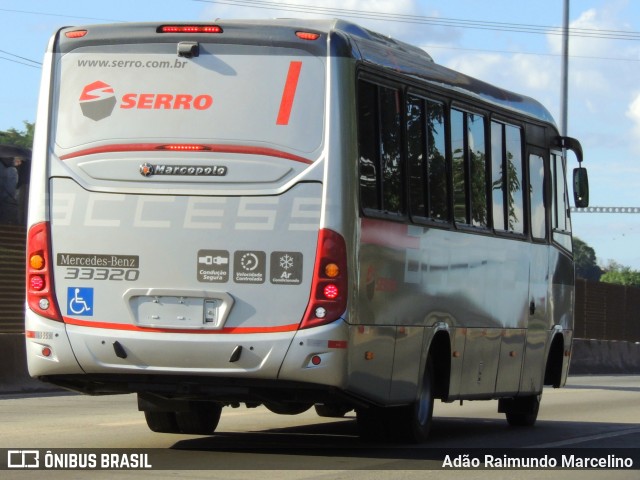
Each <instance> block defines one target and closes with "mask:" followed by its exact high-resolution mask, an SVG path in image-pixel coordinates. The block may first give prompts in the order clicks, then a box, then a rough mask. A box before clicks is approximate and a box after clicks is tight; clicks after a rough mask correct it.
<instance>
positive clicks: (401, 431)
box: [356, 357, 434, 443]
mask: <svg viewBox="0 0 640 480" xmlns="http://www.w3.org/2000/svg"><path fill="white" fill-rule="evenodd" d="M433 403H434V379H433V362H432V361H431V358H430V357H429V360H428V361H427V365H426V367H425V371H424V375H423V379H422V382H421V384H420V387H419V393H418V396H417V398H416V400H415V401H414V402H413V403H412V404H410V405H407V406H403V407H386V408H382V407H370V408H365V409H358V410H357V411H356V412H357V419H358V430H359V432H360V436H361V437H362V438H363V440H368V441H389V440H394V441H401V442H411V443H422V442H425V441H426V440H427V438H428V436H429V431H430V430H431V422H432V419H433Z"/></svg>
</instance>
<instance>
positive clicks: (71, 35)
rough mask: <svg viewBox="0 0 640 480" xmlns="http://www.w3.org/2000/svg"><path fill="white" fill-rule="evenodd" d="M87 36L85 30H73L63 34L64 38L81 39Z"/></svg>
mask: <svg viewBox="0 0 640 480" xmlns="http://www.w3.org/2000/svg"><path fill="white" fill-rule="evenodd" d="M86 34H87V31H86V30H73V31H71V32H64V36H65V37H67V38H81V37H84V36H85V35H86Z"/></svg>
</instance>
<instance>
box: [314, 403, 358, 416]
mask: <svg viewBox="0 0 640 480" xmlns="http://www.w3.org/2000/svg"><path fill="white" fill-rule="evenodd" d="M315 409H316V413H317V414H318V416H319V417H329V418H342V417H344V416H345V415H346V413H347V412H349V411H351V410H352V408H351V407H349V406H346V405H337V404H328V405H326V404H323V403H319V404H317V405H316V406H315Z"/></svg>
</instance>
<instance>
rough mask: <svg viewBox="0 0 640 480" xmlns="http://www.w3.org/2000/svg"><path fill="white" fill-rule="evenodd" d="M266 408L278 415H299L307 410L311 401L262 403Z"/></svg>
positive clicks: (311, 404) (310, 405)
mask: <svg viewBox="0 0 640 480" xmlns="http://www.w3.org/2000/svg"><path fill="white" fill-rule="evenodd" d="M264 406H265V407H267V410H269V411H270V412H273V413H277V414H278V415H299V414H301V413H304V412H306V411H307V410H309V409H310V408H311V407H312V406H313V403H279V402H278V403H276V402H269V403H265V404H264Z"/></svg>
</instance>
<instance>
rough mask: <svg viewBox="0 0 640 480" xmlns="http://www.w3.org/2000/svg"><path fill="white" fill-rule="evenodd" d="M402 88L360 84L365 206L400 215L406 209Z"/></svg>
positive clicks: (361, 160)
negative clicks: (403, 167) (404, 199)
mask: <svg viewBox="0 0 640 480" xmlns="http://www.w3.org/2000/svg"><path fill="white" fill-rule="evenodd" d="M400 96H401V95H400V91H399V90H397V89H393V88H389V87H384V86H381V85H376V84H373V83H370V82H366V81H362V80H361V81H360V82H359V84H358V149H359V159H358V163H359V165H358V168H359V176H360V204H361V207H362V209H363V210H364V211H365V212H367V211H377V212H380V213H385V214H388V215H394V216H400V215H402V213H403V211H404V202H403V196H404V192H403V171H402V155H403V152H402V143H401V140H402V134H401V124H402V123H401V122H402V118H403V116H402V112H401V110H400V107H401V103H400Z"/></svg>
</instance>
